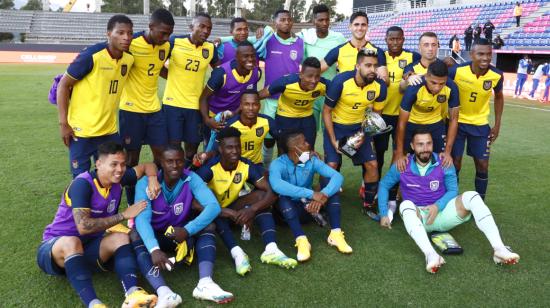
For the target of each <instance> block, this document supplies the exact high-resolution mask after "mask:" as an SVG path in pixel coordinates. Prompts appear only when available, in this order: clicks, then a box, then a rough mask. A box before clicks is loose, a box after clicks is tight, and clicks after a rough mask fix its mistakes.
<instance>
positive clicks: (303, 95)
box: [268, 73, 329, 118]
mask: <svg viewBox="0 0 550 308" xmlns="http://www.w3.org/2000/svg"><path fill="white" fill-rule="evenodd" d="M328 84H329V81H328V80H326V79H325V78H323V77H321V80H320V81H319V82H318V83H317V85H316V86H315V88H314V89H313V90H311V91H304V90H302V88H300V74H299V73H294V74H290V75H286V76H283V77H281V78H279V79H277V80H275V81H274V82H273V83H272V84H270V85H269V88H268V90H269V94H270V95H276V94H281V95H280V96H279V100H278V105H277V115H280V116H283V117H289V118H304V117H309V116H311V115H312V114H313V104H314V102H315V100H316V99H317V98H318V97H320V96H325V94H326V92H327V86H328Z"/></svg>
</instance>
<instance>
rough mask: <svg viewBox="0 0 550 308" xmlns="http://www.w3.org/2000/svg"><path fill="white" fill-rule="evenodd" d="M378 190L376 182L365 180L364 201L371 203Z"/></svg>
mask: <svg viewBox="0 0 550 308" xmlns="http://www.w3.org/2000/svg"><path fill="white" fill-rule="evenodd" d="M377 191H378V182H371V183H367V182H365V203H367V204H373V203H374V197H376V193H377Z"/></svg>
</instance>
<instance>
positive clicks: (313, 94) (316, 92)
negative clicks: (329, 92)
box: [311, 90, 321, 97]
mask: <svg viewBox="0 0 550 308" xmlns="http://www.w3.org/2000/svg"><path fill="white" fill-rule="evenodd" d="M319 95H321V91H319V90H317V91H313V92H312V93H311V97H319Z"/></svg>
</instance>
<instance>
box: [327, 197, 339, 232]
mask: <svg viewBox="0 0 550 308" xmlns="http://www.w3.org/2000/svg"><path fill="white" fill-rule="evenodd" d="M325 209H326V211H327V214H328V221H329V223H330V227H331V228H332V229H337V228H340V221H341V219H340V214H341V212H340V196H339V195H338V193H336V194H335V195H333V196H332V197H330V198H329V199H328V201H327V205H326V206H325Z"/></svg>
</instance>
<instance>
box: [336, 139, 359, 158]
mask: <svg viewBox="0 0 550 308" xmlns="http://www.w3.org/2000/svg"><path fill="white" fill-rule="evenodd" d="M347 141H348V138H345V137H344V138H342V139H340V140H339V141H338V150H340V152H342V154H344V155H346V156H347V157H349V158H351V157H352V156H353V155H355V154H356V153H357V149H356V148H355V147H353V146H351V145H349V144H347Z"/></svg>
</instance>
